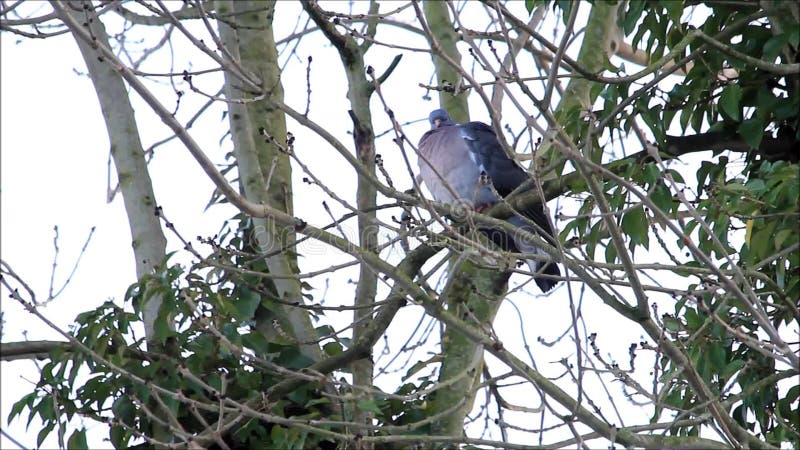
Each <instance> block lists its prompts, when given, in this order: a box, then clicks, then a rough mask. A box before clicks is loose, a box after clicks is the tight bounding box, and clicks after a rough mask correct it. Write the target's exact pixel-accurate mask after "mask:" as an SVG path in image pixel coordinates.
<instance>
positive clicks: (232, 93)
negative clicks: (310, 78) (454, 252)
mask: <svg viewBox="0 0 800 450" xmlns="http://www.w3.org/2000/svg"><path fill="white" fill-rule="evenodd" d="M274 8H275V3H274V2H266V3H264V2H249V1H237V2H233V1H220V2H218V3H217V12H218V13H219V14H230V13H231V12H233V13H235V15H234V16H232V20H234V21H235V23H236V28H235V29H234V28H233V27H231V26H230V25H228V24H227V23H225V22H223V21H218V23H219V30H220V36H221V39H222V41H223V44H224V46H225V48H226V49H227V51H228V52H229V53H230V54H231V56H232V57H233V58H235V59H237V60H238V61H239V63H240V64H241V66H242V68H244V69H245V70H246V71H248V72H249V73H252V74H253V75H255V76H256V77H257V78H258V79H260V80H261V89H262V93H263V94H264V96H265V97H264V98H263V99H260V100H253V97H254V96H253V95H252V93H249V92H246V91H245V90H243V89H240V88H238V87H237V86H239V83H237V81H236V79H235V78H234V77H233V75H232V74H231V73H230V71H229V70H226V71H225V95H226V97H227V98H228V100H230V101H229V103H228V112H229V114H228V117H229V120H230V125H231V136H232V138H233V144H234V154H235V155H236V161H237V165H238V168H239V179H240V182H241V184H242V186H243V187H244V193H245V196H246V197H247V198H248V199H250V200H251V201H253V202H255V203H260V204H266V205H269V206H272V207H273V208H275V209H277V210H280V211H282V212H285V213H287V214H292V197H291V192H292V191H291V189H292V185H291V175H292V173H291V165H290V162H289V156H288V155H287V154H286V153H285V152H283V151H281V149H280V146H284V147H285V146H286V145H287V142H286V118H285V116H284V115H283V113H282V112H280V111H277V110H276V109H275V108H274V107H272V106H271V105H272V102H273V101H278V102H282V101H283V87H282V86H281V83H280V67H279V65H278V57H277V50H276V48H275V39H274V37H273V33H272V18H273V15H274V10H275V9H274ZM241 99H247V100H249V101H248V102H246V103H241V102H237V100H241ZM252 231H253V233H252V235H253V237H254V238H255V241H256V242H255V244H256V245H257V247H258V252H259V253H260V254H264V255H269V256H267V258H266V259H265V261H266V264H267V268H268V270H269V273H270V274H274V275H276V278H272V279H271V280H272V283H273V284H274V287H275V291H276V293H277V296H278V298H279V299H280V300H281V303H288V304H303V296H302V293H301V287H300V281H299V279H297V278H293V277H291V276H290V275H293V274H296V273H297V271H298V270H297V255H296V252H295V248H294V246H293V245H292V244H293V243H294V241H295V235H294V231H293V230H292V229H291V228H286V227H281V226H278V225H277V224H276V223H275V221H273V220H270V219H268V218H257V217H256V218H253V230H252ZM281 249H288V251H287V250H283V251H280V250H281ZM262 301H270V300H269V299H264V300H262ZM273 321H276V322H277V325H278V327H276V326H275V325H276V324H275V323H273ZM256 322H257V325H256V327H257V329H258V330H259V331H260V332H262V333H263V334H265V335H266V336H267V337H270V336H275V335H276V334H283V333H285V334H288V337H289V338H290V339H293V340H296V341H300V342H304V343H305V344H303V345H302V348H303V352H304V354H305V356H307V357H308V358H310V359H311V360H312V361H318V360H319V359H320V358H321V356H322V353H321V351H320V349H319V346H318V345H317V344H315V343H313V342H314V341H316V338H317V337H316V332H315V330H314V327H313V325H312V323H311V320H310V318H309V316H308V314H307V313H306V311H304V310H302V309H299V308H294V307H287V306H285V305H283V304H274V305H273V307H271V308H270V309H269V310H267V309H266V308H264V307H263V306H259V309H258V310H257V311H256ZM277 328H280V329H277Z"/></svg>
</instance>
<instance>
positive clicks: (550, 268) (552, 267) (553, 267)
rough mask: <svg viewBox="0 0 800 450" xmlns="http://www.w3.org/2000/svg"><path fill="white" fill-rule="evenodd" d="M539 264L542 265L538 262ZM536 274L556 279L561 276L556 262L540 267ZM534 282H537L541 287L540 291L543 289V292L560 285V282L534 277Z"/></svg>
mask: <svg viewBox="0 0 800 450" xmlns="http://www.w3.org/2000/svg"><path fill="white" fill-rule="evenodd" d="M537 262H538V261H537ZM538 264H541V262H538ZM536 272H537V273H541V274H545V275H552V276H555V277H560V276H561V270H559V269H558V264H556V263H554V262H548V263H545V265H544V267H540V268H539V269H538V270H537V271H536ZM533 281H535V282H536V285H537V286H539V289H541V290H542V292H548V291H549V290H550V289H553V288H554V287H555V286H556V284H558V281H559V280H557V279H554V278H544V277H541V276H536V275H534V276H533Z"/></svg>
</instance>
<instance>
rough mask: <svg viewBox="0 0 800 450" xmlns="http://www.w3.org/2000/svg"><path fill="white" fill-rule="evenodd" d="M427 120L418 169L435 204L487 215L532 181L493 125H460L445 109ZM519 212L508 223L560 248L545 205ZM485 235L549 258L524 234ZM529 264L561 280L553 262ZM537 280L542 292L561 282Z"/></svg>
mask: <svg viewBox="0 0 800 450" xmlns="http://www.w3.org/2000/svg"><path fill="white" fill-rule="evenodd" d="M428 120H429V121H430V123H431V129H430V131H428V132H426V133H425V134H424V135H423V136H422V138H421V139H420V141H419V147H418V148H419V158H418V161H417V164H418V165H419V172H420V178H421V179H422V181H423V182H424V183H425V185H426V186H427V187H428V190H430V192H431V194H433V198H434V199H435V200H436V201H439V202H443V203H448V204H450V205H454V206H461V207H465V208H469V209H473V210H475V211H478V212H482V211H484V210H486V209H487V208H489V207H491V206H493V205H494V204H496V203H498V202H499V201H500V200H501V197H506V196H507V195H509V194H510V193H511V192H512V191H514V190H515V189H516V188H517V187H519V186H520V185H521V184H522V183H523V182H525V181H526V180H527V179H528V176H529V175H528V173H527V172H526V171H525V170H524V169H523V168H522V167H521V166H519V164H517V162H516V161H514V160H513V159H511V158H510V157H509V156H508V155H507V154H506V152H505V151H504V150H503V147H502V145H501V144H500V142H499V141H498V140H497V135H496V134H495V133H494V130H493V129H492V127H490V126H489V125H486V124H485V123H481V122H469V123H466V124H464V125H458V124H456V123H454V122H453V121H452V120H451V119H450V115H449V114H447V111H445V110H443V109H436V110H434V111H432V112H431V113H430V116H429V117H428ZM517 212H518V213H519V214H518V215H517V214H515V215H513V216H511V217H509V218H508V219H506V221H507V222H508V223H510V224H511V225H513V226H514V227H516V228H517V229H520V230H524V231H527V232H529V233H531V234H536V235H539V236H541V237H543V238H544V239H545V240H546V241H547V242H549V243H550V244H551V245H555V241H554V240H553V230H552V228H551V227H550V221H549V220H548V219H547V217H546V216H545V214H544V210H543V209H542V207H541V206H540V205H535V206H533V207H530V208H528V209H526V210H524V211H517ZM530 222H533V223H534V224H536V225H537V226H536V227H535V226H533V225H532V224H531V223H530ZM537 228H538V229H537ZM480 230H481V232H483V233H484V234H485V235H486V236H487V237H488V238H489V239H490V240H491V241H492V242H494V243H495V244H497V245H498V246H499V247H500V248H502V249H503V250H506V251H510V252H515V253H531V254H536V255H542V256H547V253H545V252H544V251H542V250H541V249H539V248H538V247H537V246H536V245H534V243H533V242H531V240H530V239H525V238H524V237H523V236H522V233H518V234H511V235H509V233H508V232H506V231H505V230H502V229H495V228H486V227H482V228H480ZM525 262H526V263H527V264H528V266H529V267H530V270H531V272H533V273H534V274H545V275H553V276H560V275H561V272H560V270H559V268H558V265H557V264H556V263H555V262H553V261H545V260H534V259H529V260H526V261H525ZM534 281H536V285H537V286H539V288H540V289H541V290H542V292H547V291H549V290H550V289H552V288H553V287H554V286H555V285H556V283H558V280H556V279H553V278H544V277H541V276H537V275H534Z"/></svg>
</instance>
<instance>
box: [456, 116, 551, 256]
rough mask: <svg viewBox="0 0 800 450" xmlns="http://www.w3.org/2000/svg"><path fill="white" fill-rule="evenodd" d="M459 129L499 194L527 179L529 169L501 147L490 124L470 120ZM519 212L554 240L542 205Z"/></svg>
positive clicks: (481, 168) (503, 193) (512, 188)
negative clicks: (526, 169) (524, 167)
mask: <svg viewBox="0 0 800 450" xmlns="http://www.w3.org/2000/svg"><path fill="white" fill-rule="evenodd" d="M459 128H460V131H461V136H462V138H463V139H464V141H465V142H466V143H467V147H468V148H469V150H470V153H471V154H472V157H473V158H474V159H475V161H477V163H478V165H479V167H480V170H482V171H484V172H486V175H488V176H489V177H491V179H492V184H493V185H494V188H495V189H496V190H497V193H498V194H500V196H502V197H505V196H507V195H509V194H510V193H511V192H513V191H514V189H516V188H518V187H519V186H520V185H521V184H522V183H524V182H525V181H526V180H527V179H528V176H529V175H528V172H526V171H525V169H523V168H522V167H521V166H520V165H519V164H517V162H516V161H514V160H513V159H511V158H509V156H508V155H507V154H506V152H505V151H504V150H503V147H502V144H500V141H499V140H498V139H497V135H496V134H495V133H494V130H493V129H492V127H490V126H489V125H486V124H485V123H482V122H469V123H467V124H464V125H461V126H460V127H459ZM520 213H521V214H522V215H523V216H525V217H526V218H528V219H529V220H531V221H533V222H534V223H535V224H536V225H538V226H540V227H541V228H542V229H543V230H544V231H546V232H547V235H544V237H545V238H547V239H548V240H549V241H551V243H553V242H552V235H553V230H552V228H551V227H550V221H549V220H547V216H545V214H544V210H543V209H542V207H541V206H535V207H531V208H528V209H526V210H525V211H520Z"/></svg>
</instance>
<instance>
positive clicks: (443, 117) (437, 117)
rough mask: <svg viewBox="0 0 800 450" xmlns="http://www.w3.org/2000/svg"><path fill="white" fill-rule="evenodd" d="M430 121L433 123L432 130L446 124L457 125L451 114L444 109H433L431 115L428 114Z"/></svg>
mask: <svg viewBox="0 0 800 450" xmlns="http://www.w3.org/2000/svg"><path fill="white" fill-rule="evenodd" d="M428 121H429V122H430V123H431V130H435V129H436V128H439V127H442V126H445V125H455V123H454V122H453V121H452V120H451V119H450V115H449V114H447V111H445V110H443V109H434V110H433V111H431V113H430V115H428Z"/></svg>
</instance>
